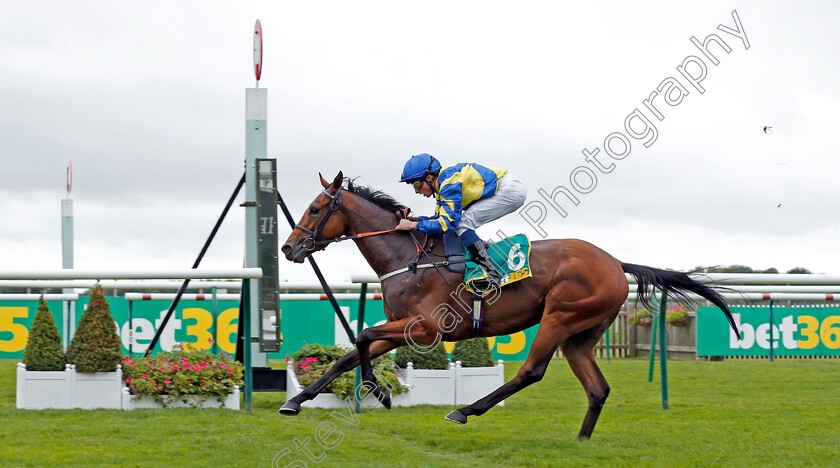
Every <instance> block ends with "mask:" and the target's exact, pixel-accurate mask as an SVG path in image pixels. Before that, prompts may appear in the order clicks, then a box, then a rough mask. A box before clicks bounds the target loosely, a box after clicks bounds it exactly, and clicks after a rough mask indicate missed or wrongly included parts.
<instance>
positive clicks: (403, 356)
mask: <svg viewBox="0 0 840 468" xmlns="http://www.w3.org/2000/svg"><path fill="white" fill-rule="evenodd" d="M409 362H410V363H412V364H413V365H414V368H415V369H448V368H449V359H447V357H446V348H444V347H443V342H440V343H438V345H437V346H435V348H434V349H432V350H431V351H429V352H428V353H421V352H420V351H417V350H416V349H414V348H413V347H412V346H409V345H406V346H402V347H400V348H397V355H396V357H394V363H395V364H396V365H398V366H400V367H401V368H403V369H406V368H407V367H408V363H409Z"/></svg>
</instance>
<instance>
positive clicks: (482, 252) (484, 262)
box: [467, 240, 501, 286]
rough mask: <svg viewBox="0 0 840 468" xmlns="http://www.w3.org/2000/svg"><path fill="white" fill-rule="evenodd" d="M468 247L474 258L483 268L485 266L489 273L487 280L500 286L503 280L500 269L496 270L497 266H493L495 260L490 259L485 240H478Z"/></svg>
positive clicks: (492, 284)
mask: <svg viewBox="0 0 840 468" xmlns="http://www.w3.org/2000/svg"><path fill="white" fill-rule="evenodd" d="M467 249H468V250H469V251H470V253H471V254H472V260H473V261H474V262H475V263H478V265H479V266H481V268H484V271H485V272H486V273H487V281H488V282H489V283H490V285H491V286H498V285H499V283H500V282H501V276H500V275H499V272H498V270H496V267H495V266H493V262H492V261H490V255H488V254H487V249H485V248H484V241H482V240H478V241H476V242H474V243H472V244H470V245H468V246H467Z"/></svg>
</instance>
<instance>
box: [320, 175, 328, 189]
mask: <svg viewBox="0 0 840 468" xmlns="http://www.w3.org/2000/svg"><path fill="white" fill-rule="evenodd" d="M318 177H320V178H321V185H323V186H324V188H327V187H329V186H330V183H329V182H327V181H326V180H324V176H322V175H321V173H320V172H319V173H318Z"/></svg>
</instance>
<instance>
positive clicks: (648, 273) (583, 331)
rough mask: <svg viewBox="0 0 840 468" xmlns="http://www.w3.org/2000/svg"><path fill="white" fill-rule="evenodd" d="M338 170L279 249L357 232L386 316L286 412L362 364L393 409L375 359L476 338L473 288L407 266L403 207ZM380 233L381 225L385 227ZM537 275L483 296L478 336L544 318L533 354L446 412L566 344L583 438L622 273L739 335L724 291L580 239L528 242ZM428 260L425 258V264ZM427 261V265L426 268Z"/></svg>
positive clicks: (509, 387)
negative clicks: (581, 401)
mask: <svg viewBox="0 0 840 468" xmlns="http://www.w3.org/2000/svg"><path fill="white" fill-rule="evenodd" d="M344 182H345V179H344V176H343V174H342V173H341V172H339V173H338V175H336V177H335V179H334V180H333V181H332V183H329V182H327V181H326V180H324V178H323V177H321V185H323V187H324V190H323V191H322V192H321V193H320V194H319V195H318V196H317V197H316V198H315V199H314V200H313V201H312V202H311V203H310V204H309V207H308V208H307V210H306V212H305V213H304V214H303V217H302V218H301V219H300V221H299V223H298V224H297V225H296V226H295V229H294V230H293V231H292V233H291V234H290V235H289V238H288V239H286V242H285V243H284V244H283V246H282V248H281V250H282V252H283V253H284V254H285V256H286V258H287V259H288V260H290V261H293V262H296V263H302V262H303V261H304V259H305V258H306V257H307V256H309V255H311V254H312V253H314V252H316V251H319V250H323V249H324V248H326V247H327V246H328V245H329V244H331V243H333V242H337V241H340V240H345V239H352V240H353V241H354V242H355V243H356V245H357V246H358V248H359V250H360V251H361V253H362V255H363V256H364V257H365V259H366V260H367V262H368V263H369V264H370V266H371V268H373V271H374V272H376V274H377V275H378V276H380V277H382V276H384V275H386V274H388V273H394V272H398V270H401V269H403V270H405V271H403V272H401V273H396V274H394V275H392V276H389V277H388V278H387V279H383V280H382V283H381V285H382V298H383V302H384V309H385V316H386V318H387V322H386V323H385V324H383V325H379V326H374V327H369V328H366V329H365V330H363V331H362V332H361V333H360V334H359V336H358V337H357V338H356V342H355V345H356V349H355V350H353V351H351V352H350V353H348V354H346V355H345V356H344V357H342V358H341V359H339V360H338V361H337V362H336V363H335V365H333V367H332V368H331V369H329V370H328V371H327V372H326V373H325V374H324V375H323V377H321V378H320V379H319V380H317V381H316V382H314V383H313V384H311V385H310V386H308V387H307V388H305V389H304V390H303V391H302V392H301V393H300V394H298V395H296V396H295V397H293V398H291V399H290V400H289V401H288V402H287V403H286V404H285V405H283V407H282V408H281V409H280V412H281V413H282V414H286V415H296V414H298V413H299V412H300V410H301V406H300V405H301V403H303V402H305V401H308V400H311V399H313V398H315V397H316V396H317V395H318V393H319V392H320V391H321V390H322V389H323V388H325V387H326V386H327V385H328V384H329V383H330V382H332V381H333V380H334V379H335V378H336V377H338V376H339V375H341V374H342V373H344V372H347V371H349V370H351V369H353V368H355V367H356V366H358V365H361V370H362V378H363V380H364V381H365V383H364V384H365V386H368V387H370V391H371V392H372V393H373V394H374V395H375V396H376V397H377V398H379V400H380V402H381V403H382V404H383V405H384V406H385V407H386V408H390V393H389V391H388V389H387V388H383V387H379V386H378V385H377V384H376V377H375V376H374V372H373V368H372V366H371V359H372V358H374V357H377V356H380V355H382V354H384V353H387V352H389V351H391V350H393V349H395V348H397V347H399V346H403V345H406V344H409V342H410V344H411V345H412V346H417V345H421V346H429V347H430V348H429V349H431V345H436V344H437V343H438V342H440V341H441V340H443V341H460V340H465V339H468V338H472V337H473V334H474V331H473V323H472V311H471V310H469V308H465V307H463V305H462V304H472V294H471V293H469V292H468V291H466V290H465V289H464V288H463V285H462V283H461V281H462V275H459V274H456V273H452V272H449V271H446V270H445V269H441V271H440V274H439V273H438V272H435V271H434V270H432V269H431V268H422V269H415V270H414V271H411V270H409V269H407V268H405V267H406V266H407V265H408V263H409V262H411V261H412V260H414V259H415V258H416V257H417V256H418V255H419V252H418V251H419V248H418V246H417V244H416V240H414V239H413V236H412V233H409V232H406V231H394V232H392V231H393V230H394V227H395V226H396V225H397V223H398V222H399V218H400V217H399V215H398V212H403V209H404V208H405V207H404V206H403V205H400V204H399V203H398V202H396V200H394V199H393V198H392V197H390V196H389V195H387V194H385V193H383V192H380V191H376V190H373V189H370V188H368V187H364V186H359V185H355V184H354V183H353V181H352V180H349V181H347V185H346V186H345V185H344ZM383 231H384V232H383ZM442 255H443V245H442V242H437V243H435V245H433V248H432V249H431V251H430V252H429V256H430V257H420V260H422V261H426V262H428V259H427V258H431V257H438V259H439V260H442ZM530 261H531V272H532V274H533V277H530V278H526V279H524V280H520V281H518V282H516V283H512V284H509V285H507V286H505V287H504V288H503V289H501V290H499V291H500V294H498V295H497V296H496V297H495V299H496V300H494V301H492V303H490V301H489V300H488V301H486V302H485V310H484V319H483V327H482V328H481V329H480V332H479V335H480V336H498V335H509V334H512V333H516V332H518V331H521V330H524V329H526V328H528V327H531V326H533V325H537V324H539V325H540V327H539V331H538V332H537V334H536V336H535V337H534V340H533V343H532V344H531V349H530V351H529V353H528V358H527V359H526V360H525V362H524V363H523V364H522V367H521V368H520V369H519V372H517V374H516V376H515V377H514V378H513V379H511V380H510V381H508V382H507V383H505V384H504V385H502V386H501V387H499V388H498V389H496V390H495V391H493V392H492V393H490V394H489V395H487V396H485V397H484V398H482V399H480V400H478V401H476V402H475V403H473V404H471V405H468V406H464V407H462V408H458V409H456V410H454V411H452V412H451V413H449V414H448V415H447V416H446V419H448V420H450V421H454V422H456V423H460V424H464V423H466V422H467V418H468V417H469V416H479V415H481V414H484V413H485V412H487V411H488V410H489V409H490V408H492V407H493V406H494V405H496V404H498V403H499V402H501V401H502V400H504V399H506V398H508V397H510V396H511V395H513V394H514V393H516V392H518V391H519V390H522V389H523V388H525V387H527V386H528V385H531V384H533V383H535V382H538V381H539V380H540V379H542V377H543V375H544V374H545V371H546V368H547V367H548V364H549V362H550V361H551V358H552V355H553V354H554V352H555V351H556V350H557V348H560V349H561V350H562V352H563V356H564V357H565V359H566V361H567V362H568V363H569V366H570V367H571V369H572V371H573V372H574V374H575V376H576V377H577V378H578V380H580V383H581V385H583V388H584V390H585V391H586V395H587V397H588V399H589V408H588V409H587V411H586V416H585V417H584V420H583V425H582V426H581V429H580V433H579V437H580V438H589V437H590V436H591V435H592V431H593V429H594V428H595V423H596V422H597V420H598V416H599V415H600V413H601V408H602V407H603V405H604V402H605V401H606V399H607V396H608V395H609V392H610V387H609V385H608V384H607V381H606V379H605V378H604V376H603V374H602V373H601V371H600V369H599V368H598V365H597V364H596V363H595V356H594V351H593V349H594V347H595V345H596V344H597V343H598V341H599V340H600V338H601V336H602V335H603V334H604V332H605V331H606V330H607V329H608V327H609V326H610V324H612V323H613V321H614V320H615V318H616V316H617V315H618V312H619V309H620V308H621V306H622V304H623V303H624V302H625V300H626V299H627V294H628V291H629V286H628V281H627V278H626V276H625V273H629V274H630V275H632V276H633V277H635V278H636V281H637V283H638V297H639V298H640V301H641V302H642V303H643V304H645V305H647V306H648V307H650V302H649V295H650V294H651V292H652V291H653V288H659V289H661V290H663V291H666V292H667V293H668V294H671V295H673V296H675V297H676V298H677V299H680V300H684V299H688V295H689V294H690V293H694V294H698V295H700V296H702V297H704V298H705V299H707V300H709V301H710V302H712V303H713V304H714V305H716V306H718V307H719V308H720V309H721V310H723V312H724V314H726V317H727V318H728V319H729V323H730V325H731V326H732V327H733V329H734V330H735V331H736V333H737V332H738V329H737V326H736V324H735V321H734V318H733V317H732V314H731V312H730V311H729V308H728V307H727V305H726V303H725V302H724V300H723V298H722V296H721V295H720V294H719V293H718V292H717V291H715V290H714V289H712V288H710V287H708V286H705V285H703V284H700V283H698V282H697V281H695V280H693V279H692V278H691V277H689V276H688V275H687V274H685V273H681V272H674V271H665V270H659V269H656V268H650V267H646V266H640V265H634V264H630V263H622V262H620V261H618V260H616V259H615V258H613V257H612V256H610V255H609V254H608V253H606V252H604V251H603V250H601V249H599V248H598V247H595V246H594V245H592V244H590V243H588V242H585V241H582V240H577V239H562V240H559V239H558V240H538V241H535V242H533V243H532V245H531V257H530ZM427 266H428V265H427ZM421 267H422V265H421Z"/></svg>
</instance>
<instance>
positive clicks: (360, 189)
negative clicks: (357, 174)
mask: <svg viewBox="0 0 840 468" xmlns="http://www.w3.org/2000/svg"><path fill="white" fill-rule="evenodd" d="M345 180H346V181H347V191H348V192H350V193H352V194H355V195H358V196H360V197H362V198H364V199H365V200H367V201H369V202H371V203H373V204H374V205H376V206H378V207H380V208H382V209H383V210H385V211H387V212H389V213H396V212H398V211H403V209H405V205H403V204H402V203H400V202H398V201H397V200H396V199H395V198H394V197H392V196H390V195H388V194H387V193H385V192H383V191H381V190H376V189H373V188H370V187H366V186H364V185H356V184H355V178H353V179H351V178H349V177H347V178H345Z"/></svg>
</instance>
